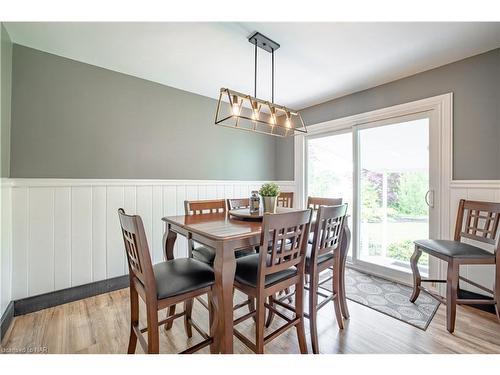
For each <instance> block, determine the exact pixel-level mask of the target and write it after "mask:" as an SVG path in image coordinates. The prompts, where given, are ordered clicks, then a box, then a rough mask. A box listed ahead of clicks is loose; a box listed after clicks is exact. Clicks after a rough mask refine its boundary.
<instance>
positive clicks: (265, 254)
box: [234, 210, 311, 353]
mask: <svg viewBox="0 0 500 375" xmlns="http://www.w3.org/2000/svg"><path fill="white" fill-rule="evenodd" d="M310 221H311V210H304V211H295V212H288V213H282V214H274V215H271V214H265V215H264V218H263V221H262V234H261V240H260V251H259V253H258V254H254V255H249V256H246V257H243V258H239V259H236V273H235V281H234V286H235V288H236V289H238V290H239V291H241V292H242V293H245V294H246V295H247V296H248V297H249V298H251V299H255V301H256V308H255V309H254V310H253V311H251V312H249V313H248V314H246V315H243V316H241V317H240V318H238V319H236V320H235V321H234V325H235V329H234V335H235V336H236V337H237V338H238V339H239V340H241V341H242V342H243V343H244V344H245V345H246V346H248V347H249V348H250V349H252V350H253V351H254V352H255V353H263V352H264V345H265V344H267V343H268V342H270V341H271V340H273V339H274V338H276V337H278V336H279V335H280V334H282V333H284V332H285V331H286V330H288V329H289V328H292V327H295V328H296V329H297V335H298V341H299V348H300V352H301V353H307V346H306V340H305V330H304V319H303V314H304V313H303V309H304V298H303V297H304V290H303V283H304V267H305V255H306V250H307V235H308V233H309V230H310ZM269 244H271V250H270V251H268V249H269ZM292 286H295V289H296V291H297V292H296V296H295V305H294V306H292V305H289V304H286V303H284V302H277V303H276V304H278V305H280V306H282V307H284V308H285V309H287V310H289V311H290V312H291V313H292V316H291V317H290V316H289V315H290V314H285V313H281V312H280V311H278V310H277V309H276V308H275V307H274V306H271V305H270V304H268V303H267V299H268V298H269V297H270V296H273V295H274V294H275V293H277V292H279V291H280V290H284V289H285V288H289V287H292ZM266 309H268V310H269V311H273V312H274V313H275V314H276V315H277V316H279V317H280V318H282V319H283V320H285V324H283V325H282V326H281V327H280V328H278V329H276V330H275V331H274V332H272V333H270V334H268V335H267V336H264V325H265V322H264V319H265V311H266ZM251 317H254V318H255V322H256V327H255V343H254V342H252V341H251V340H250V339H248V338H247V337H245V336H244V335H243V334H242V333H241V332H240V331H238V330H237V329H236V326H237V325H238V324H239V323H241V322H243V321H245V320H246V319H249V318H251Z"/></svg>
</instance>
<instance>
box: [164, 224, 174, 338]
mask: <svg viewBox="0 0 500 375" xmlns="http://www.w3.org/2000/svg"><path fill="white" fill-rule="evenodd" d="M176 239H177V233H175V232H174V231H173V230H172V229H171V227H170V224H167V225H166V228H165V233H164V234H163V257H164V260H172V259H174V246H175V240H176ZM175 307H176V305H172V306H170V307H169V308H168V314H167V316H172V315H175ZM173 324H174V321H173V320H171V321H169V322H167V323H165V329H166V330H167V331H168V330H169V329H171V328H172V325H173Z"/></svg>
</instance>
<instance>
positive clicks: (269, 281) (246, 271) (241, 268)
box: [234, 254, 297, 287]
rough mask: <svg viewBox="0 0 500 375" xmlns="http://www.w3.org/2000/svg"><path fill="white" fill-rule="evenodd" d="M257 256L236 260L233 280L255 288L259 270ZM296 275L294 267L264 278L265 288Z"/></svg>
mask: <svg viewBox="0 0 500 375" xmlns="http://www.w3.org/2000/svg"><path fill="white" fill-rule="evenodd" d="M259 257H260V255H259V254H252V255H248V256H244V257H241V258H239V259H236V274H235V277H234V278H235V279H236V280H237V281H238V282H240V283H242V284H246V285H249V286H253V287H256V286H257V276H258V268H259ZM296 273H297V269H296V268H295V267H291V268H289V269H286V270H283V271H280V272H276V273H273V274H271V275H267V276H266V287H268V286H271V285H273V284H275V283H277V282H280V281H281V280H284V279H286V278H289V277H291V276H293V275H295V274H296Z"/></svg>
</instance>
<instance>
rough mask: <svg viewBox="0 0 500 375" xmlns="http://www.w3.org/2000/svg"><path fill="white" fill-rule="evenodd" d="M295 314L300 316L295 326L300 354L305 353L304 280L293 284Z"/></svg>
mask: <svg viewBox="0 0 500 375" xmlns="http://www.w3.org/2000/svg"><path fill="white" fill-rule="evenodd" d="M295 315H296V316H297V317H298V318H300V320H299V322H298V323H297V325H296V326H295V328H296V329H297V338H298V340H299V348H300V353H301V354H307V343H306V331H305V328H304V280H301V281H300V283H298V284H296V285H295Z"/></svg>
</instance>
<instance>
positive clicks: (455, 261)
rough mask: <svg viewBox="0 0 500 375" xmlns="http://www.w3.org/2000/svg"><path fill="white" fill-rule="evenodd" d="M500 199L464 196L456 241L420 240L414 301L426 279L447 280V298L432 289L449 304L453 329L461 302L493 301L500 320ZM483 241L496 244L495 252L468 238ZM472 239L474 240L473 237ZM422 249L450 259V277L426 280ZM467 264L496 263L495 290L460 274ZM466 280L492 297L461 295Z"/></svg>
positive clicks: (414, 258)
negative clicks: (420, 267) (420, 261)
mask: <svg viewBox="0 0 500 375" xmlns="http://www.w3.org/2000/svg"><path fill="white" fill-rule="evenodd" d="M499 222H500V203H491V202H478V201H469V200H464V199H461V200H460V203H459V206H458V213H457V221H456V224H455V235H454V238H453V241H447V240H418V241H415V251H414V253H413V255H412V257H411V260H410V264H411V269H412V271H413V293H412V295H411V297H410V301H411V302H415V301H416V300H417V298H418V296H419V294H420V290H425V289H424V288H423V287H422V286H421V283H422V282H436V283H446V299H443V298H442V297H441V296H438V295H436V294H434V293H431V292H429V291H428V290H426V291H427V292H428V293H429V294H431V295H432V296H433V297H434V298H436V299H438V300H439V301H440V302H442V303H444V304H446V328H447V329H448V331H449V332H450V333H453V331H454V330H455V318H456V312H457V310H456V309H457V304H459V305H466V304H493V305H495V311H496V315H497V318H498V320H499V321H500V311H499V310H500V307H499V304H500V229H499ZM469 240H473V241H479V242H482V243H486V244H489V245H493V247H494V250H493V252H490V251H487V250H484V249H482V248H479V247H477V246H474V245H473V244H471V243H465V242H464V241H469ZM469 242H470V241H469ZM422 252H424V253H427V254H429V255H432V256H434V257H437V258H439V259H441V260H442V261H445V262H447V263H448V271H447V278H446V280H429V279H427V280H424V279H422V278H421V276H420V273H419V271H418V259H419V258H420V255H421V254H422ZM466 264H474V265H477V264H491V265H494V267H495V285H494V290H490V289H488V288H486V287H484V286H482V285H479V284H478V283H476V282H474V281H472V280H469V279H467V278H465V277H463V276H460V266H461V265H466ZM460 280H462V281H464V282H466V283H469V284H470V285H473V286H475V287H476V288H479V289H481V290H483V291H485V292H487V293H490V294H492V296H493V298H492V299H465V298H458V289H459V281H460Z"/></svg>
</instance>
